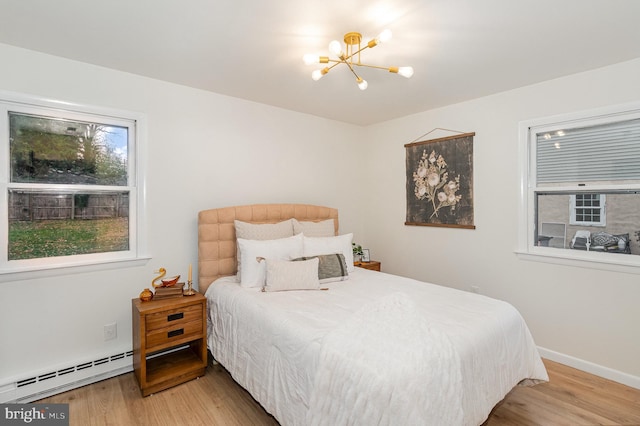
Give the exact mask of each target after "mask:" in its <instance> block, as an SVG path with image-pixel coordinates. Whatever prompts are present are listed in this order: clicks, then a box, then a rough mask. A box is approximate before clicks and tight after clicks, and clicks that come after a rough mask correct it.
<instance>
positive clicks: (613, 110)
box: [515, 102, 640, 274]
mask: <svg viewBox="0 0 640 426" xmlns="http://www.w3.org/2000/svg"><path fill="white" fill-rule="evenodd" d="M637 118H640V102H633V103H629V104H623V105H615V106H610V107H605V108H598V109H593V110H587V111H580V112H576V113H569V114H563V115H557V116H551V117H543V118H538V119H532V120H526V121H522V122H520V123H519V126H518V134H519V136H518V138H519V152H518V160H519V161H518V162H519V164H518V166H519V167H518V168H519V174H520V199H519V203H518V233H517V238H518V240H517V246H516V247H517V248H516V250H515V252H516V254H517V255H518V257H519V258H520V259H524V260H531V261H538V262H546V263H553V264H561V265H569V266H577V267H587V268H595V269H604V270H609V271H615V272H627V273H635V274H640V256H638V255H631V256H623V255H611V254H610V253H600V252H594V251H583V250H570V249H563V250H558V249H556V248H552V247H542V246H538V244H537V242H536V241H534V240H535V226H536V219H535V218H536V212H535V208H536V205H535V194H536V192H549V190H553V191H558V192H562V191H564V192H565V193H566V192H590V193H600V194H603V193H605V192H607V191H609V190H640V185H638V184H627V183H624V184H609V185H604V184H592V185H588V186H587V187H585V186H582V185H581V186H572V185H566V186H562V185H560V186H554V187H552V188H550V187H548V186H545V187H539V186H537V180H536V168H535V164H536V145H535V144H536V137H535V136H536V134H538V133H543V132H557V131H560V130H563V129H568V128H574V127H585V126H595V125H599V124H606V123H611V122H616V121H626V120H631V119H637Z"/></svg>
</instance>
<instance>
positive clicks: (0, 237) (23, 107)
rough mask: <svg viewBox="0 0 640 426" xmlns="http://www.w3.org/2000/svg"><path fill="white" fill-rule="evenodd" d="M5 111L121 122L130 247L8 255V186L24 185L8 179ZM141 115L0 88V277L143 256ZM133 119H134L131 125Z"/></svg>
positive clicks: (123, 262) (136, 260)
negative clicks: (125, 130) (125, 144)
mask: <svg viewBox="0 0 640 426" xmlns="http://www.w3.org/2000/svg"><path fill="white" fill-rule="evenodd" d="M8 111H14V112H21V113H22V112H25V113H30V114H39V115H44V116H53V117H55V116H60V117H64V118H66V119H72V120H74V119H77V120H84V121H96V120H100V119H101V118H102V120H104V121H105V122H109V123H111V124H118V123H126V125H127V126H128V127H130V129H131V130H133V131H130V132H129V148H128V176H129V178H128V180H129V182H128V184H127V186H123V187H122V189H123V190H125V191H128V192H129V250H125V251H118V252H106V253H92V254H83V255H73V256H59V257H50V258H49V257H47V258H37V259H22V260H8V233H9V232H8V229H9V216H8V191H9V189H12V188H16V187H23V186H24V185H22V184H20V185H18V184H13V183H12V182H11V179H10V167H9V162H10V147H9V119H8ZM146 121H147V119H146V115H144V114H141V113H137V112H132V111H125V110H117V109H110V108H102V107H96V106H89V105H81V104H74V103H69V102H63V101H57V100H49V99H44V98H40V97H34V96H28V95H23V94H19V93H12V92H3V91H0V164H1V165H2V172H0V229H2V232H0V282H6V281H13V280H18V279H31V278H39V277H44V276H52V275H65V274H70V273H79V272H88V271H93V270H102V269H116V268H122V267H124V266H136V265H141V264H144V263H146V262H147V261H148V259H149V255H148V253H147V240H148V238H147V228H146V223H147V220H145V219H146V201H145V199H146V197H145V192H144V191H145V176H146V145H147V124H146ZM131 123H133V124H131ZM29 186H30V187H32V189H36V190H38V189H43V190H46V189H47V188H53V187H55V189H56V190H64V189H65V188H64V185H49V184H31V185H29ZM96 189H99V187H96Z"/></svg>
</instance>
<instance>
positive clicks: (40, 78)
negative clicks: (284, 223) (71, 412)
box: [0, 45, 362, 385]
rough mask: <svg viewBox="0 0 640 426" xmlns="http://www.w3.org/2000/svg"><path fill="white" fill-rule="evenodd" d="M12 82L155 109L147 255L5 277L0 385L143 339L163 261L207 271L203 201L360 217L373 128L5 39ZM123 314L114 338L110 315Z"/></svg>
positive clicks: (2, 72) (8, 83)
mask: <svg viewBox="0 0 640 426" xmlns="http://www.w3.org/2000/svg"><path fill="white" fill-rule="evenodd" d="M0 57H2V64H3V65H2V67H0V90H4V91H11V92H20V93H25V94H31V95H37V96H41V97H46V98H53V99H58V100H64V101H69V102H74V103H80V104H89V105H96V106H103V107H110V108H122V109H126V110H132V111H138V112H143V113H146V114H147V116H148V139H149V140H148V176H147V199H148V217H147V219H146V220H147V221H148V230H149V235H150V241H149V247H150V252H151V255H152V260H151V261H149V262H148V264H147V265H145V266H143V267H133V268H125V269H117V270H107V271H101V272H95V273H84V274H76V275H66V276H59V277H51V278H46V279H36V280H23V281H15V282H7V283H0V342H1V343H0V345H1V347H0V385H1V384H2V382H5V381H6V380H7V379H9V378H13V379H20V378H24V376H25V375H26V376H28V375H30V374H34V373H37V372H40V373H42V372H48V370H49V369H53V368H54V367H55V368H58V367H65V366H69V365H75V363H76V362H78V361H86V360H87V359H89V360H92V359H95V358H93V357H94V356H100V355H111V354H114V353H118V352H120V351H123V350H127V349H129V350H130V349H131V299H132V298H135V297H137V296H138V294H139V293H140V291H141V290H142V289H143V288H145V287H148V286H149V284H150V282H151V279H152V278H153V276H154V274H153V271H154V270H157V269H158V268H159V267H161V266H162V267H165V268H166V269H167V271H168V274H170V275H174V274H182V275H183V276H186V273H187V267H188V265H189V263H193V265H194V275H195V276H197V271H196V270H195V267H196V265H197V229H196V220H197V212H198V211H199V210H203V209H207V208H215V207H223V206H230V205H239V204H249V203H262V202H264V203H273V202H285V203H309V204H319V205H327V206H332V207H336V208H338V209H339V211H340V220H341V222H340V225H341V231H342V232H356V233H357V232H358V231H359V227H360V225H359V220H360V218H359V217H357V214H356V208H355V207H354V200H353V197H352V196H351V194H350V192H349V189H350V188H349V186H348V185H345V183H346V182H350V181H353V180H355V178H356V176H358V175H360V174H361V173H360V170H359V167H361V166H360V165H359V164H358V163H355V162H354V161H353V159H355V158H357V157H356V153H357V152H358V151H357V149H358V138H359V137H360V135H361V132H362V128H360V127H356V126H351V125H346V124H343V123H338V122H334V121H329V120H325V119H320V118H317V117H313V116H310V115H304V114H299V113H294V112H291V111H286V110H282V109H278V108H273V107H269V106H265V105H261V104H257V103H252V102H247V101H243V100H239V99H235V98H230V97H225V96H220V95H216V94H212V93H208V92H204V91H199V90H194V89H190V88H186V87H181V86H177V85H172V84H168V83H164V82H160V81H156V80H151V79H147V78H142V77H139V76H135V75H131V74H126V73H121V72H117V71H113V70H108V69H104V68H99V67H95V66H91V65H88V64H83V63H78V62H73V61H69V60H66V59H62V58H56V57H52V56H48V55H43V54H39V53H35V52H30V51H27V50H22V49H17V48H13V47H10V46H6V45H0ZM112 322H117V324H118V329H117V334H118V337H117V339H116V340H112V341H108V342H105V341H104V339H103V325H105V324H108V323H112Z"/></svg>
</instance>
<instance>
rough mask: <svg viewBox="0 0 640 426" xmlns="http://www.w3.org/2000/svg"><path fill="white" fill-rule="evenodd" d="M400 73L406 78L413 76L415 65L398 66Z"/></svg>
mask: <svg viewBox="0 0 640 426" xmlns="http://www.w3.org/2000/svg"><path fill="white" fill-rule="evenodd" d="M398 74H400V75H401V76H403V77H405V78H411V76H412V75H413V67H400V68H398Z"/></svg>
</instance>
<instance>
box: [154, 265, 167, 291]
mask: <svg viewBox="0 0 640 426" xmlns="http://www.w3.org/2000/svg"><path fill="white" fill-rule="evenodd" d="M154 274H160V275H158V276H157V277H155V278H154V279H153V280H151V286H152V287H153V288H158V287H162V278H163V277H164V276H165V275H167V270H166V269H164V268H160V269H158V270H157V271H155V272H154ZM157 281H159V282H157Z"/></svg>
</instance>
